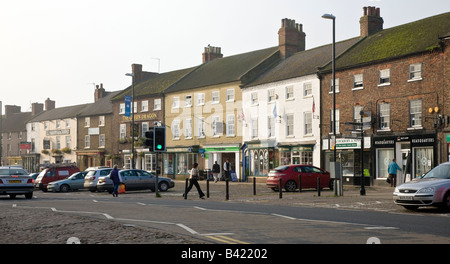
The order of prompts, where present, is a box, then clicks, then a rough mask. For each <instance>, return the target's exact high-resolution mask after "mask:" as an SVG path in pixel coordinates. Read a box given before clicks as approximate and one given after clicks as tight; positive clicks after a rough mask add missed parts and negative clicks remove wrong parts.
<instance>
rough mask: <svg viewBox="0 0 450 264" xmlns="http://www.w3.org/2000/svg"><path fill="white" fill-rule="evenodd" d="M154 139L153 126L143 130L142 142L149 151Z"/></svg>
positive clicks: (151, 149)
mask: <svg viewBox="0 0 450 264" xmlns="http://www.w3.org/2000/svg"><path fill="white" fill-rule="evenodd" d="M154 139H155V136H154V132H153V128H150V130H148V131H147V132H145V143H144V145H145V146H146V147H148V148H149V151H150V152H152V151H153V143H154Z"/></svg>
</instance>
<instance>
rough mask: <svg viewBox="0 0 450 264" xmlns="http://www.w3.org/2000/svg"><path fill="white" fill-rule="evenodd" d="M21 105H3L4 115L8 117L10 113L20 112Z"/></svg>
mask: <svg viewBox="0 0 450 264" xmlns="http://www.w3.org/2000/svg"><path fill="white" fill-rule="evenodd" d="M20 111H21V107H20V106H17V105H5V116H6V118H8V117H9V116H10V115H12V114H17V113H20Z"/></svg>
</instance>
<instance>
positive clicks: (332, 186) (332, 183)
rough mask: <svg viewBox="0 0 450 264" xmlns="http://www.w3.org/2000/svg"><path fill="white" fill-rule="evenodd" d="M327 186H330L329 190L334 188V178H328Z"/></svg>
mask: <svg viewBox="0 0 450 264" xmlns="http://www.w3.org/2000/svg"><path fill="white" fill-rule="evenodd" d="M328 187H329V188H330V190H334V180H330V183H329V184H328Z"/></svg>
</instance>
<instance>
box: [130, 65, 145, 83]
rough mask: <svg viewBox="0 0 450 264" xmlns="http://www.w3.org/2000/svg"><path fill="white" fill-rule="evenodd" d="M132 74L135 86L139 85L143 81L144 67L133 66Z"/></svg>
mask: <svg viewBox="0 0 450 264" xmlns="http://www.w3.org/2000/svg"><path fill="white" fill-rule="evenodd" d="M131 73H133V76H134V77H133V78H134V84H138V83H140V82H141V81H142V78H143V76H142V65H141V64H131Z"/></svg>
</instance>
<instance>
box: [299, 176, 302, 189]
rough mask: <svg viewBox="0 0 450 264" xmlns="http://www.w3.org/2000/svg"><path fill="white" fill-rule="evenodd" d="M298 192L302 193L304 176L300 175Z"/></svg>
mask: <svg viewBox="0 0 450 264" xmlns="http://www.w3.org/2000/svg"><path fill="white" fill-rule="evenodd" d="M298 192H302V175H301V174H299V175H298Z"/></svg>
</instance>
